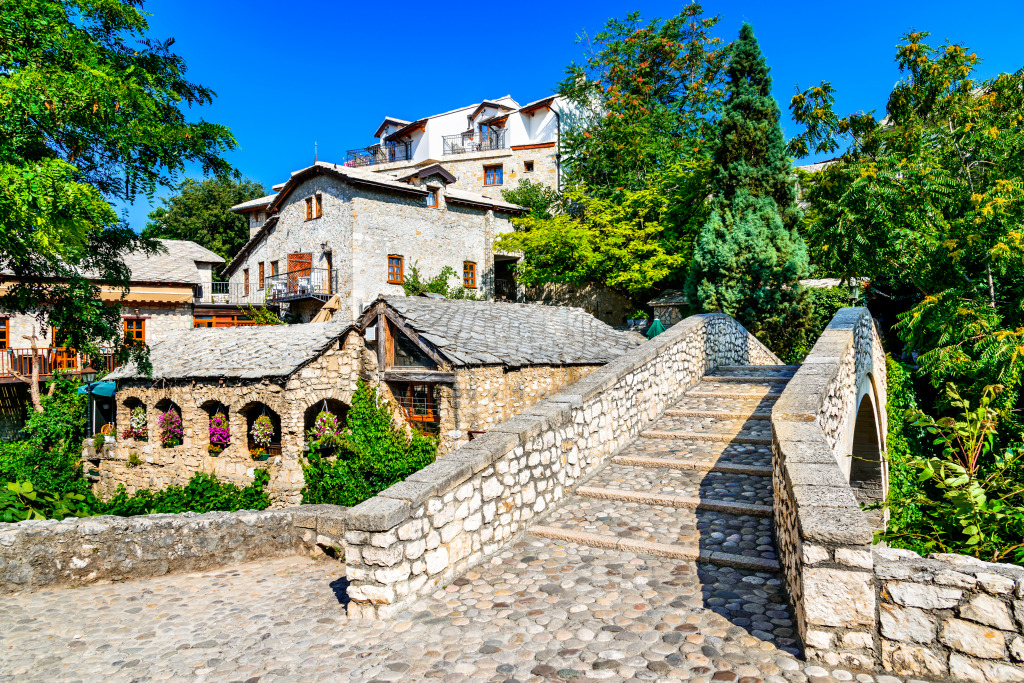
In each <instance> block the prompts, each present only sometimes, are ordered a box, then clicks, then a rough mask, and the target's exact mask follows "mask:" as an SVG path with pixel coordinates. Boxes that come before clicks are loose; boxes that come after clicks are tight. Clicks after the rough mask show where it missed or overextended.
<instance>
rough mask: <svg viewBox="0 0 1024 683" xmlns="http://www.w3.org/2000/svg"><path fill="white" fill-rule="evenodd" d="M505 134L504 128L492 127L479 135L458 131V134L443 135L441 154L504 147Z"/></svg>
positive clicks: (484, 150)
mask: <svg viewBox="0 0 1024 683" xmlns="http://www.w3.org/2000/svg"><path fill="white" fill-rule="evenodd" d="M507 137H508V136H507V134H506V131H505V129H504V128H493V129H491V130H490V131H488V132H487V133H485V134H483V135H481V134H478V133H475V132H474V133H471V132H466V133H459V134H458V135H445V136H443V137H442V140H443V141H444V149H443V150H442V152H441V153H442V154H444V155H449V154H468V153H469V152H489V151H492V150H496V149H505V147H506V146H507V144H506V140H507Z"/></svg>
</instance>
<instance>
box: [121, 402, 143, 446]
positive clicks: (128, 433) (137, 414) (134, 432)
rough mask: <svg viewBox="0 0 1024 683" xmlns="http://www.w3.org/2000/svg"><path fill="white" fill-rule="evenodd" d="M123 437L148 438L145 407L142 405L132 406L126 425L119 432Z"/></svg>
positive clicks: (141, 439) (138, 439)
mask: <svg viewBox="0 0 1024 683" xmlns="http://www.w3.org/2000/svg"><path fill="white" fill-rule="evenodd" d="M121 437H122V438H124V439H135V440H136V441H146V440H148V438H149V436H148V429H147V427H146V409H145V408H143V407H142V406H135V407H134V408H132V415H131V417H130V418H129V419H128V427H127V429H125V430H124V431H123V432H121Z"/></svg>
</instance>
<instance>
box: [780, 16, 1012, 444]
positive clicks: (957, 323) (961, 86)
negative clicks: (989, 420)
mask: <svg viewBox="0 0 1024 683" xmlns="http://www.w3.org/2000/svg"><path fill="white" fill-rule="evenodd" d="M927 36H928V34H927V33H923V32H912V33H908V34H906V35H905V36H903V44H901V45H900V46H899V48H898V50H897V55H896V61H897V64H898V65H899V68H900V71H901V73H902V74H903V78H902V79H901V80H900V81H899V82H898V83H897V84H896V86H895V87H894V89H893V91H892V93H891V94H890V95H889V99H888V103H887V105H886V115H885V117H884V119H883V120H882V121H878V120H876V119H875V117H874V116H873V114H872V113H870V112H868V113H861V114H855V115H851V116H846V117H842V118H840V117H839V116H837V115H836V114H835V113H834V111H833V104H834V90H833V88H832V86H831V85H830V84H829V83H822V84H820V85H818V86H815V87H813V88H809V89H807V90H805V91H803V92H800V93H798V94H797V95H796V96H795V97H794V98H793V100H792V102H791V104H790V109H791V110H792V112H793V115H794V118H795V119H796V121H797V122H798V123H801V124H803V125H804V126H805V130H804V132H803V133H802V134H801V135H799V136H797V137H796V138H794V140H793V141H792V142H791V149H792V151H793V152H794V153H796V154H801V155H802V154H809V153H810V152H812V151H816V152H835V151H837V150H840V149H841V150H842V151H843V154H842V156H841V158H840V159H839V160H838V161H836V162H835V163H832V164H830V165H829V166H828V167H827V168H825V169H824V170H823V171H822V172H821V173H818V174H816V175H815V176H814V177H811V178H809V179H808V180H809V182H808V183H807V187H808V189H807V193H806V196H807V199H808V200H809V201H810V203H811V206H812V207H813V211H812V212H811V214H810V216H809V219H810V220H809V227H808V236H809V240H810V241H811V243H812V244H813V245H814V251H815V255H816V257H819V258H820V259H821V260H822V262H823V263H825V264H826V265H828V267H830V268H831V269H832V270H834V271H835V272H840V273H842V274H843V275H844V276H846V277H854V276H861V277H868V278H871V279H872V280H873V281H875V282H876V283H878V282H887V283H889V285H890V286H891V288H892V289H891V291H890V294H894V293H895V292H901V293H902V292H913V293H915V296H914V297H913V298H912V300H911V301H910V302H909V306H910V307H909V310H904V312H903V314H902V316H901V318H900V321H899V324H898V325H897V326H896V332H897V334H898V335H899V338H900V339H901V340H902V341H903V342H904V343H905V345H906V346H905V348H906V350H907V351H908V352H909V351H913V352H917V353H918V354H919V356H918V362H919V364H920V366H921V370H922V371H923V372H924V373H925V374H926V375H927V376H928V378H929V381H930V382H931V384H932V385H933V387H934V388H935V389H939V388H941V387H943V386H944V385H945V384H946V383H948V382H952V383H954V384H956V385H957V386H958V387H960V389H961V390H962V391H963V392H964V394H965V395H966V396H967V397H969V398H971V399H973V400H975V401H977V400H980V399H981V395H982V393H983V391H984V388H985V387H986V386H989V385H996V384H999V385H1003V386H1004V387H1005V391H1003V392H1002V393H1001V394H999V395H997V396H995V397H994V398H992V404H993V405H994V406H996V407H997V408H998V410H999V411H1000V412H1001V414H1002V415H1001V417H1002V419H1003V420H1006V421H1008V424H1010V425H1015V429H1017V430H1019V429H1020V426H1021V425H1020V422H1019V418H1017V417H1015V416H1014V415H1013V414H1012V413H1011V412H1010V411H1011V410H1012V409H1013V408H1014V407H1015V406H1017V404H1018V403H1019V394H1020V383H1021V373H1022V363H1021V360H1022V357H1024V355H1022V354H1024V308H1022V306H1021V301H1024V277H1022V275H1024V244H1022V241H1021V235H1022V233H1021V225H1022V224H1024V155H1022V154H1021V150H1022V149H1024V72H1018V73H1016V74H1002V75H1000V76H998V77H996V78H993V79H989V80H980V81H979V80H976V79H975V78H974V77H973V74H974V71H975V68H976V67H977V64H978V60H979V58H978V56H977V55H976V54H974V53H972V52H970V51H969V50H968V49H967V48H966V47H964V46H963V45H959V44H953V43H946V44H944V45H942V46H941V47H939V48H935V47H932V46H930V45H928V44H927V43H926V42H924V41H925V38H926V37H927ZM939 400H940V402H942V401H944V399H942V398H941V396H940V397H939Z"/></svg>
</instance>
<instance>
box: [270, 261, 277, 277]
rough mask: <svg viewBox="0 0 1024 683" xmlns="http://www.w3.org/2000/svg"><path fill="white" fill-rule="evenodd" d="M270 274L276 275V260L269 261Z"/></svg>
mask: <svg viewBox="0 0 1024 683" xmlns="http://www.w3.org/2000/svg"><path fill="white" fill-rule="evenodd" d="M270 274H271V275H277V261H271V262H270Z"/></svg>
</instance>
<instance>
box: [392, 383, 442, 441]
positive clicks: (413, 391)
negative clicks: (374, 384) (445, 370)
mask: <svg viewBox="0 0 1024 683" xmlns="http://www.w3.org/2000/svg"><path fill="white" fill-rule="evenodd" d="M391 386H392V393H393V394H394V396H395V398H396V399H398V402H399V404H400V405H401V406H402V412H404V413H405V418H406V419H407V420H408V421H409V422H410V423H412V424H413V426H415V427H416V428H418V429H424V428H425V429H426V430H428V431H433V429H431V425H430V424H429V423H436V422H438V420H439V417H440V416H439V415H438V413H437V410H436V409H435V406H434V385H433V384H393V385H391ZM424 423H428V424H424ZM435 428H436V427H435Z"/></svg>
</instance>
